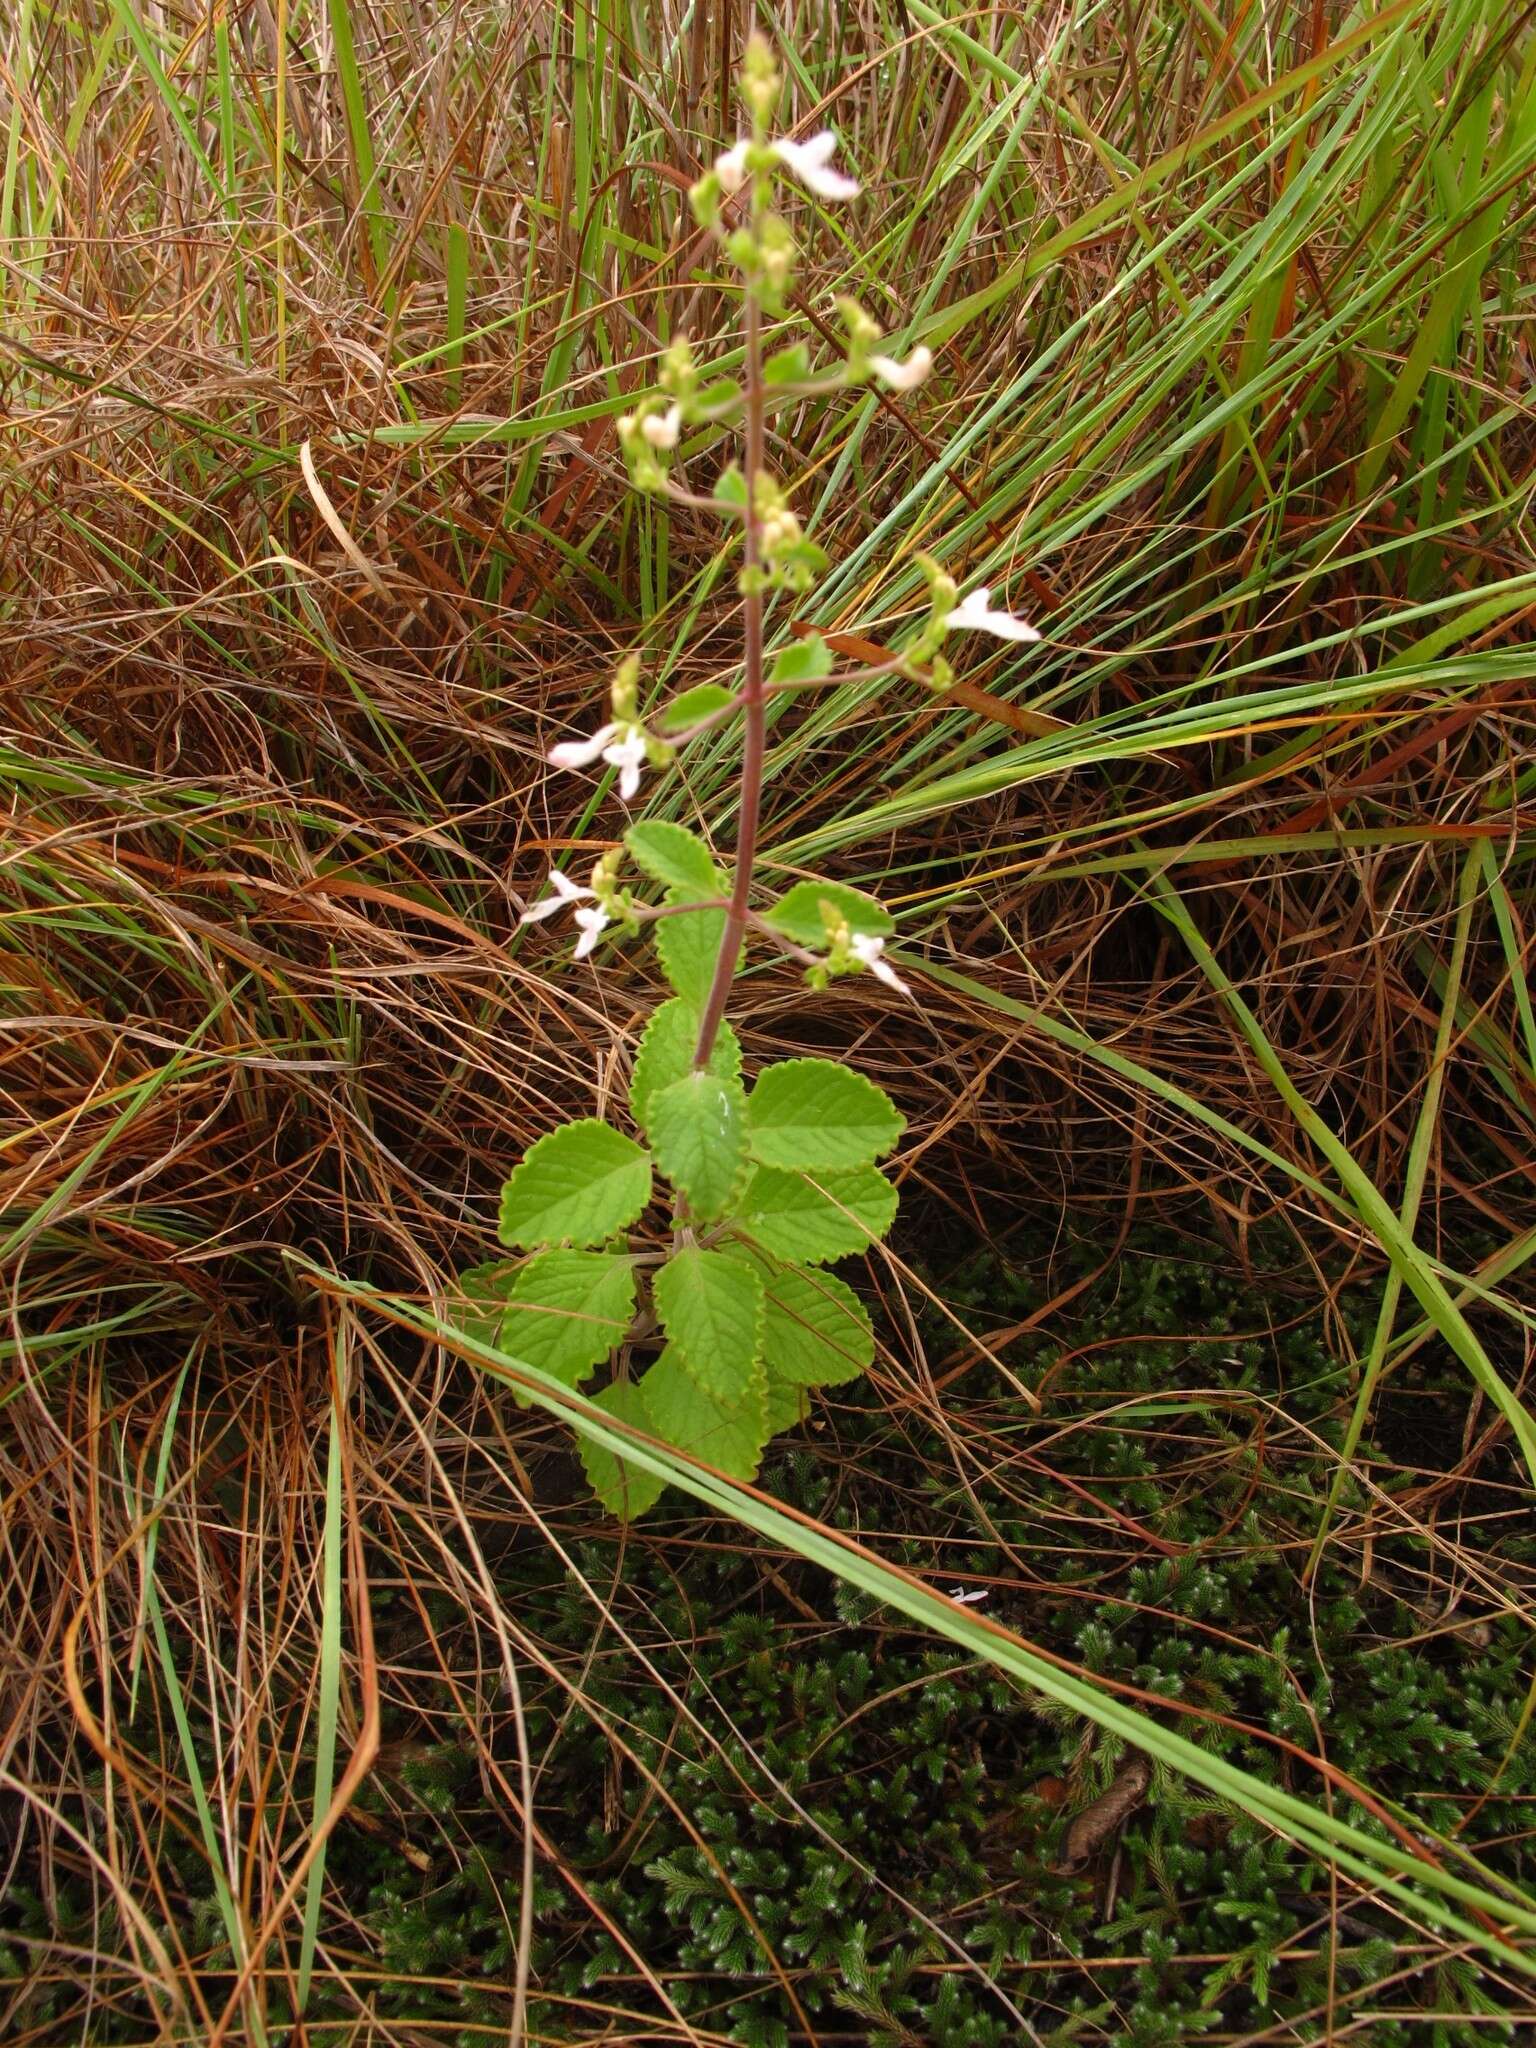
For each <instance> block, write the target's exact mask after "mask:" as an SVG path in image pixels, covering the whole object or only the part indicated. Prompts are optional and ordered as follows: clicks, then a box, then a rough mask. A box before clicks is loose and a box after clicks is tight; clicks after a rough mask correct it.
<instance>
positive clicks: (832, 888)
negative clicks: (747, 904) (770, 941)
mask: <svg viewBox="0 0 1536 2048" xmlns="http://www.w3.org/2000/svg"><path fill="white" fill-rule="evenodd" d="M823 904H826V906H827V908H828V909H829V910H831V911H832V912H833V914H834V916H836V917H840V918H842V919H843V920H844V922H845V923H846V924H847V926H848V929H849V931H851V932H854V933H856V934H858V935H859V936H860V937H868V938H876V939H886V938H889V937H890V935H891V933H892V932H893V931H895V929H896V920H895V918H893V917H892V916H891V913H890V912H889V911H888V910H887V909H886V907H885V905H884V904H883V903H877V902H876V901H875V899H874V897H873V896H866V895H865V893H864V891H863V890H862V889H851V888H850V887H849V886H848V884H847V883H846V882H796V883H795V884H794V886H793V888H789V889H786V890H785V891H784V894H783V895H782V896H781V897H780V898H779V900H778V902H777V903H775V904H773V905H772V907H771V908H770V909H768V910H767V911H765V912H764V922H765V923H767V924H771V925H772V926H773V928H774V930H775V931H779V932H783V934H784V936H785V937H786V938H788V939H793V940H794V941H795V943H796V945H799V946H816V947H823V946H825V945H826V943H827V921H826V919H825V918H824V917H823V916H822V914H821V906H822V905H823Z"/></svg>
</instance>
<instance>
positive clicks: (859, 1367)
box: [763, 1266, 875, 1387]
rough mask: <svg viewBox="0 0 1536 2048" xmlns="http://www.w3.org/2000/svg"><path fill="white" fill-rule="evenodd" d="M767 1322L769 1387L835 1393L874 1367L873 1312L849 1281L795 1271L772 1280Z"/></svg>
mask: <svg viewBox="0 0 1536 2048" xmlns="http://www.w3.org/2000/svg"><path fill="white" fill-rule="evenodd" d="M765 1295H766V1307H765V1313H764V1317H763V1362H764V1363H765V1365H766V1366H767V1367H768V1372H769V1377H770V1381H772V1380H775V1379H779V1380H790V1381H793V1382H794V1383H795V1384H796V1385H797V1386H803V1387H835V1386H838V1385H840V1384H841V1383H842V1382H843V1381H844V1380H856V1379H857V1378H858V1377H859V1375H860V1373H863V1372H868V1370H869V1368H870V1366H871V1365H872V1364H873V1363H874V1357H875V1333H874V1330H873V1328H872V1327H871V1325H870V1320H869V1311H868V1309H866V1308H865V1306H864V1304H863V1302H862V1301H860V1299H859V1297H858V1296H857V1295H856V1294H855V1293H854V1291H853V1289H852V1288H851V1287H850V1286H849V1285H848V1284H847V1282H846V1281H843V1280H839V1279H838V1278H837V1277H836V1275H835V1274H832V1273H808V1272H804V1271H801V1270H797V1269H796V1268H795V1267H792V1266H784V1267H780V1268H779V1270H778V1271H777V1272H775V1273H772V1274H770V1275H769V1278H768V1282H767V1286H766V1289H765Z"/></svg>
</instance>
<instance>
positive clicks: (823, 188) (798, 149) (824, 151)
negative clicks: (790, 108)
mask: <svg viewBox="0 0 1536 2048" xmlns="http://www.w3.org/2000/svg"><path fill="white" fill-rule="evenodd" d="M751 147H752V145H751V143H750V142H747V141H745V140H743V141H741V142H737V143H735V144H733V146H732V147H731V148H730V149H728V150H727V151H726V152H725V154H724V156H720V157H716V159H715V176H716V177H717V178H718V179H719V180H720V189H721V191H722V192H725V193H734V192H739V191H740V190H741V188H742V186H743V185H744V184H745V183H746V182H747V152H748V150H749V149H751ZM766 147H767V149H768V152H769V154H770V155H771V156H776V157H777V158H778V160H779V162H780V163H781V164H782V165H783V166H784V168H785V170H786V171H788V172H789V173H790V175H791V176H792V177H795V178H798V179H799V180H800V182H801V184H802V185H804V186H805V188H806V189H807V191H810V192H815V193H817V194H818V195H819V196H820V197H821V198H823V199H856V198H857V197H858V192H859V187H858V184H857V182H856V180H854V179H853V178H845V177H844V176H843V174H842V172H841V171H834V170H831V169H830V168H829V167H828V166H829V160H830V158H831V156H832V154H833V152H834V150H835V149H836V148H837V137H836V136H835V135H834V134H833V133H832V130H831V129H830V128H823V129H822V130H821V132H820V134H819V135H812V136H810V137H809V138H808V139H807V140H806V141H804V142H791V141H790V140H789V139H788V137H787V136H786V137H784V138H782V139H781V140H779V141H778V142H770V143H768V144H767V145H766Z"/></svg>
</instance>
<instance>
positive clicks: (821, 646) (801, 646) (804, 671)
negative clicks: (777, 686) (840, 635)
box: [768, 633, 832, 683]
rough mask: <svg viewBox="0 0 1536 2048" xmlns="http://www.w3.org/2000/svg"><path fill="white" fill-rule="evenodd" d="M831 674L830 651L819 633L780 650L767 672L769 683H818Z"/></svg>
mask: <svg viewBox="0 0 1536 2048" xmlns="http://www.w3.org/2000/svg"><path fill="white" fill-rule="evenodd" d="M831 673H832V650H831V648H830V647H829V646H828V645H827V643H826V641H825V640H823V639H822V637H821V635H820V634H819V633H809V634H807V635H806V637H805V639H803V640H795V641H793V642H791V644H790V645H789V646H788V647H784V648H781V649H780V650H779V652H778V653H777V654H776V655H775V656H774V658H773V667H772V668H771V669H770V670H769V672H768V680H769V682H770V683H819V682H820V681H821V680H822V678H823V676H829V675H831Z"/></svg>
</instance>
